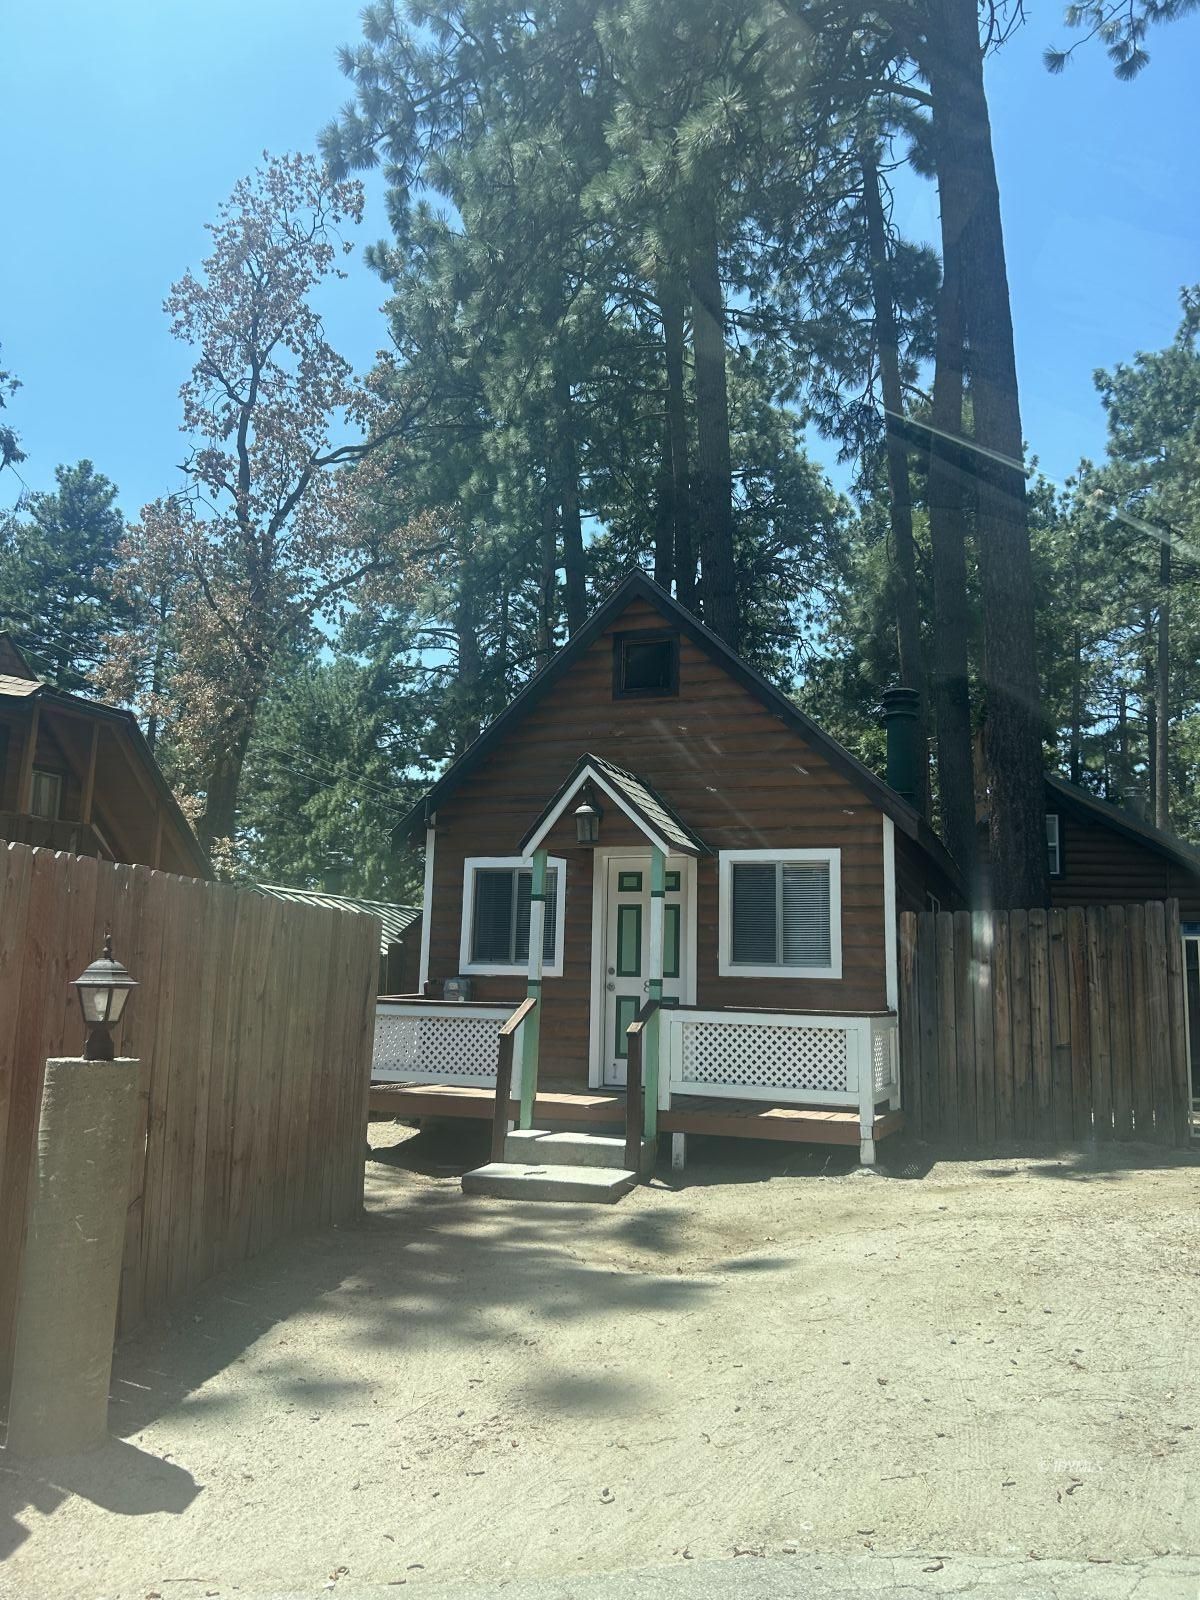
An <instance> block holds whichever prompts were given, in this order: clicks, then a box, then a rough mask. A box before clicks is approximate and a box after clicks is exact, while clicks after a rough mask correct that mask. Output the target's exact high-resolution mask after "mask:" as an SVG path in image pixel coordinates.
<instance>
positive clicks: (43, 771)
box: [29, 767, 67, 822]
mask: <svg viewBox="0 0 1200 1600" xmlns="http://www.w3.org/2000/svg"><path fill="white" fill-rule="evenodd" d="M39 778H41V779H42V780H43V781H44V782H46V783H48V784H49V785H50V788H51V791H52V792H53V795H54V813H53V815H48V814H47V813H46V812H45V811H39V810H38V809H37V807H36V804H35V801H34V796H35V795H36V793H37V787H38V779H39ZM66 788H67V786H66V784H65V782H64V781H63V775H62V773H61V772H56V771H55V770H54V768H53V767H34V769H33V777H32V779H31V781H30V793H29V810H30V813H31V815H33V816H35V817H38V818H39V819H40V820H41V821H43V822H61V821H62V809H63V795H64V794H65V793H66Z"/></svg>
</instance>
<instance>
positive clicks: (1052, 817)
mask: <svg viewBox="0 0 1200 1600" xmlns="http://www.w3.org/2000/svg"><path fill="white" fill-rule="evenodd" d="M1051 823H1053V824H1054V838H1053V840H1051V838H1050V824H1051ZM1051 844H1053V845H1054V865H1053V866H1052V867H1049V852H1050V846H1051ZM1046 855H1047V863H1046V864H1047V866H1048V867H1049V870H1050V876H1051V877H1052V878H1061V877H1062V875H1063V869H1062V818H1061V817H1060V816H1059V814H1058V812H1057V811H1047V813H1046Z"/></svg>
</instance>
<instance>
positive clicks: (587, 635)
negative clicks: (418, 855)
mask: <svg viewBox="0 0 1200 1600" xmlns="http://www.w3.org/2000/svg"><path fill="white" fill-rule="evenodd" d="M633 600H644V601H646V603H647V604H648V605H651V606H653V607H654V608H655V610H657V611H659V612H661V613H662V615H663V616H664V617H666V618H668V619H669V620H670V622H671V623H672V624H673V625H674V626H675V627H677V628H678V629H679V631H680V633H682V634H685V635H686V636H687V637H688V638H689V639H690V640H691V642H692V643H693V644H694V645H696V646H697V648H698V649H700V650H703V651H704V653H705V654H706V655H707V656H709V657H710V659H711V660H713V661H714V662H716V663H717V664H718V665H719V666H721V667H723V668H724V669H725V671H726V672H728V673H729V675H730V677H731V678H733V679H735V681H736V682H738V683H740V684H741V685H742V687H743V688H744V689H747V690H748V691H749V692H750V693H751V694H752V695H754V697H755V698H756V699H757V700H758V701H759V702H760V703H761V704H762V705H764V706H765V707H766V708H767V710H768V711H770V712H771V713H772V714H773V715H775V716H777V717H779V719H780V720H781V721H782V722H783V723H785V724H786V726H787V727H789V728H790V729H791V730H792V731H793V732H794V733H796V734H797V735H798V736H799V737H800V738H801V739H803V740H804V741H805V742H806V743H807V744H809V745H811V746H812V747H813V748H814V749H816V750H819V751H820V753H821V754H822V755H823V756H824V757H825V759H826V761H828V763H829V765H830V766H831V767H833V768H834V770H835V771H837V772H840V773H841V774H842V776H843V777H845V778H847V779H848V780H849V781H850V782H851V783H853V784H854V785H855V786H856V787H857V788H858V789H860V790H861V791H862V792H863V794H865V795H866V797H867V799H868V800H870V801H871V802H872V804H874V805H876V806H878V808H879V810H880V811H882V812H883V813H884V815H885V816H889V817H891V819H892V821H893V822H894V823H895V824H896V826H897V827H898V828H900V829H901V831H902V832H904V833H906V834H907V835H908V836H909V838H911V839H915V840H916V841H917V842H918V843H919V844H920V845H921V846H922V848H923V849H924V850H925V851H926V852H927V853H928V854H929V855H930V856H931V857H932V858H933V860H934V861H935V863H936V865H937V866H938V867H939V868H940V870H941V871H942V872H944V873H945V874H946V875H947V876H948V877H949V878H950V880H951V882H953V883H955V884H956V885H958V886H959V887H961V884H962V874H961V873H960V872H959V870H958V867H957V865H956V864H955V861H954V858H953V856H951V854H950V852H949V851H948V850H947V849H946V847H945V845H944V844H943V843H942V841H941V840H940V839H939V838H938V836H937V834H936V833H934V831H933V829H932V828H931V827H930V826H929V824H928V823H927V822H926V821H925V819H924V818H923V817H922V816H921V815H920V814H919V813H918V812H917V811H916V810H915V809H914V808H913V807H912V806H911V805H909V803H908V801H907V800H904V799H902V798H901V796H900V795H899V794H897V793H896V791H895V789H893V788H891V787H890V786H889V785H888V784H886V783H884V782H883V780H882V779H881V778H878V777H876V775H875V774H874V773H873V772H872V771H871V769H870V768H869V767H867V766H864V765H863V763H862V762H861V761H860V760H859V759H858V757H857V756H853V755H851V754H850V752H849V750H847V749H846V748H845V746H844V745H841V744H839V743H838V741H837V740H836V739H834V738H833V737H831V735H829V734H828V733H826V732H825V731H824V729H823V728H821V727H819V726H818V725H817V724H816V723H815V722H814V721H813V720H812V718H811V717H808V716H806V715H805V714H804V712H803V711H801V710H800V708H799V707H798V706H797V705H795V704H793V702H792V701H791V700H789V699H788V697H787V695H785V694H784V693H783V692H782V690H780V689H777V688H776V687H775V685H774V684H773V683H769V682H768V681H767V679H766V678H764V677H763V676H762V674H761V673H760V672H756V671H755V669H754V668H753V667H751V666H749V665H748V664H747V663H746V662H745V661H743V660H742V658H741V657H740V656H739V655H738V654H737V653H736V652H735V651H733V650H731V649H730V648H729V646H728V645H727V644H726V643H725V642H724V640H722V639H719V638H718V637H717V635H716V634H715V633H713V631H712V630H711V629H710V628H707V627H705V625H704V623H702V622H701V621H700V619H699V618H698V617H695V616H693V615H692V613H691V612H690V611H688V610H687V608H686V607H684V606H681V605H680V603H679V602H678V600H676V599H674V598H673V596H671V595H669V594H668V593H667V591H666V590H665V589H663V588H662V587H661V586H660V585H659V584H657V583H655V582H654V581H653V579H651V578H648V577H647V576H646V574H645V573H644V572H640V571H637V570H635V571H633V572H630V573H629V574H628V575H627V576H626V577H625V578H624V579H623V580H622V581H621V582H620V583H619V584H618V585H617V587H616V588H615V589H614V590H613V592H612V594H610V595H609V597H608V599H607V600H605V601H604V602H603V604H602V605H600V606H599V607H598V608H597V609H596V610H595V611H593V612H592V614H591V616H590V617H589V618H588V620H587V621H586V622H585V623H584V625H583V627H582V628H580V630H579V631H578V633H576V634H575V635H574V637H573V638H571V639H570V640H568V642H567V643H566V644H565V645H563V647H562V649H561V650H559V652H558V653H557V655H555V656H554V657H553V658H552V659H551V660H550V661H549V662H547V664H546V665H545V666H544V667H543V668H542V669H541V671H540V672H539V673H537V674H536V676H535V677H533V678H531V679H530V680H529V682H528V683H527V684H526V685H525V687H524V688H523V689H522V690H521V691H520V693H519V694H517V695H516V696H515V697H514V698H513V700H512V701H511V702H510V703H509V705H508V706H507V707H506V708H505V709H504V710H503V711H502V712H501V713H500V715H499V716H498V717H496V718H495V720H494V721H492V722H491V723H489V724H488V726H487V727H486V728H485V729H484V730H483V732H482V733H481V734H480V735H479V737H478V738H477V739H476V740H475V741H474V742H473V743H472V744H471V745H469V746H468V748H467V749H466V750H465V751H464V752H463V754H462V755H461V756H459V758H458V760H457V761H455V762H453V763H452V764H451V765H450V766H449V767H448V768H447V769H446V771H445V772H444V773H443V774H442V776H441V777H440V778H439V779H438V781H437V782H436V783H435V784H434V785H433V787H432V788H431V789H430V790H429V791H428V793H427V794H426V795H425V796H424V797H423V799H421V800H419V801H418V802H417V804H416V805H415V806H414V807H413V808H412V810H411V811H410V812H409V813H408V815H407V816H406V817H404V819H403V820H402V821H401V822H400V823H399V825H398V827H397V832H400V833H405V834H407V833H411V832H412V831H413V830H414V829H415V828H417V827H418V826H420V825H421V824H422V823H423V821H424V820H425V819H427V818H428V817H429V816H430V814H431V813H432V812H434V811H436V809H437V805H438V802H439V801H440V800H442V799H444V798H445V797H446V796H447V795H449V794H450V793H451V792H452V791H453V790H454V789H455V788H456V787H457V786H458V785H459V784H460V783H461V782H462V780H463V779H464V778H465V777H467V776H468V774H469V773H471V772H473V771H474V770H475V768H476V767H478V766H479V765H480V763H481V762H482V761H484V760H485V759H486V758H487V757H488V755H490V754H491V752H492V751H493V750H494V749H495V748H496V746H497V745H498V744H499V743H500V742H501V740H502V739H503V738H504V737H505V735H506V734H507V733H508V731H509V729H510V728H512V727H513V726H514V725H515V724H516V723H517V722H518V721H519V720H520V718H521V717H523V716H524V715H525V713H526V712H527V711H529V710H531V709H532V708H533V707H534V706H535V705H536V704H537V703H538V702H539V701H540V700H541V699H542V697H543V696H544V695H545V694H547V693H548V692H549V691H550V690H551V689H552V688H553V687H554V685H555V684H556V683H557V682H558V680H559V678H560V677H562V675H563V673H564V672H566V670H567V668H568V667H570V666H571V664H572V663H573V662H574V661H575V660H576V659H577V658H578V657H579V656H580V655H582V653H583V652H584V651H585V650H587V649H588V648H589V646H590V645H592V644H594V643H595V641H596V640H597V639H598V638H599V637H600V636H601V634H603V633H604V631H605V629H606V628H608V627H609V626H610V625H611V623H613V622H614V621H615V620H616V619H617V617H619V616H620V615H621V613H622V612H623V611H624V610H625V609H626V607H627V606H628V605H629V604H630V602H631V601H633Z"/></svg>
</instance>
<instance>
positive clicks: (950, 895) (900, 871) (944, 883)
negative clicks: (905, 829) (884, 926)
mask: <svg viewBox="0 0 1200 1600" xmlns="http://www.w3.org/2000/svg"><path fill="white" fill-rule="evenodd" d="M931 894H932V895H935V896H936V897H937V900H938V902H939V904H940V908H941V910H943V911H956V910H957V909H958V908H959V906H960V905H961V903H962V896H961V895H960V894H959V892H958V890H957V889H956V888H955V886H954V884H952V883H951V881H950V879H949V878H947V876H946V874H945V873H944V872H939V871H938V869H937V867H935V866H934V864H933V862H932V861H930V859H929V857H928V856H927V855H926V853H925V851H924V850H922V849H921V846H920V845H919V844H918V843H917V841H916V840H915V839H910V838H909V837H908V835H907V834H906V833H901V832H900V830H899V828H897V829H896V910H897V911H898V912H903V911H914V912H916V911H928V910H929V909H930V906H929V900H928V898H927V897H928V896H929V895H931Z"/></svg>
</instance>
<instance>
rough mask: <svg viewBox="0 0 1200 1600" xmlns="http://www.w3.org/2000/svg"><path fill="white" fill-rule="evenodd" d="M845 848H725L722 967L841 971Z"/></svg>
mask: <svg viewBox="0 0 1200 1600" xmlns="http://www.w3.org/2000/svg"><path fill="white" fill-rule="evenodd" d="M840 861H841V857H840V852H839V851H837V850H830V851H815V850H814V851H799V850H797V851H786V850H781V851H780V852H779V854H778V856H777V857H773V856H772V854H771V853H770V852H768V851H765V850H746V851H736V850H735V851H724V852H722V859H721V963H720V966H721V971H722V972H727V973H729V974H731V975H733V974H736V973H738V972H742V973H745V974H747V975H748V976H751V977H753V976H763V977H769V976H772V975H778V976H780V977H786V976H787V975H788V974H789V973H791V972H794V973H797V974H802V975H812V976H829V977H838V976H840V973H841V937H840V928H839V923H840V917H841V896H840V884H839V872H840Z"/></svg>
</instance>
